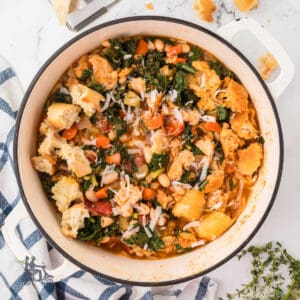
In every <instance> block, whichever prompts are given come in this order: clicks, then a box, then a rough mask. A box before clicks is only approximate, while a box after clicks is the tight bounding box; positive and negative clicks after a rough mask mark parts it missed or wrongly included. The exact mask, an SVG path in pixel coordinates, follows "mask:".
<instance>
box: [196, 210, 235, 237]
mask: <svg viewBox="0 0 300 300" xmlns="http://www.w3.org/2000/svg"><path fill="white" fill-rule="evenodd" d="M231 224H232V220H231V218H230V217H229V216H228V215H226V214H224V213H222V212H219V211H213V212H210V213H207V214H205V215H203V216H202V217H201V219H200V226H197V227H194V230H195V232H196V234H197V236H198V237H199V238H201V239H206V240H209V241H212V240H214V239H216V238H217V237H218V236H220V235H221V234H222V233H223V232H225V231H226V230H227V229H228V228H229V227H230V226H231Z"/></svg>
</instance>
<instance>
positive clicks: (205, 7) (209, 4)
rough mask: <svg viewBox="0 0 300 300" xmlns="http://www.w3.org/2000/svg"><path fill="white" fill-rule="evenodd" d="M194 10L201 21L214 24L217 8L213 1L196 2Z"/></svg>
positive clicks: (201, 0)
mask: <svg viewBox="0 0 300 300" xmlns="http://www.w3.org/2000/svg"><path fill="white" fill-rule="evenodd" d="M194 9H195V11H196V12H197V14H198V16H199V17H200V19H202V20H203V21H206V22H213V20H214V17H213V14H214V12H215V10H216V6H215V3H214V1H213V0H195V2H194Z"/></svg>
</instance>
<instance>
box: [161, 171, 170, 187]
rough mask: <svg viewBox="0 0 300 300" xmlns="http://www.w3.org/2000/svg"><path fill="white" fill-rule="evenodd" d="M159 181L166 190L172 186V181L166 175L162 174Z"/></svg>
mask: <svg viewBox="0 0 300 300" xmlns="http://www.w3.org/2000/svg"><path fill="white" fill-rule="evenodd" d="M158 181H159V183H160V185H161V186H163V187H165V188H167V187H169V186H170V184H171V182H170V179H169V177H168V176H167V175H166V174H160V175H159V176H158Z"/></svg>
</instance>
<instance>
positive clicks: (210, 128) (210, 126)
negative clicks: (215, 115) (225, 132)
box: [204, 122, 222, 133]
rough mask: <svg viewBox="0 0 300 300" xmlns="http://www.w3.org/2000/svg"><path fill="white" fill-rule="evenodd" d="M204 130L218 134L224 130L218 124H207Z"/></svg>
mask: <svg viewBox="0 0 300 300" xmlns="http://www.w3.org/2000/svg"><path fill="white" fill-rule="evenodd" d="M204 128H205V130H207V131H214V132H216V133H220V132H221V130H222V128H221V126H220V125H219V123H217V122H205V123H204Z"/></svg>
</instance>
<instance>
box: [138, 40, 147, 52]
mask: <svg viewBox="0 0 300 300" xmlns="http://www.w3.org/2000/svg"><path fill="white" fill-rule="evenodd" d="M147 52H148V43H147V42H145V41H144V40H143V39H142V40H139V42H138V45H137V47H136V54H140V55H145V54H147Z"/></svg>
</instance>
